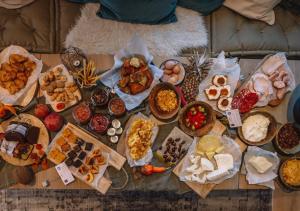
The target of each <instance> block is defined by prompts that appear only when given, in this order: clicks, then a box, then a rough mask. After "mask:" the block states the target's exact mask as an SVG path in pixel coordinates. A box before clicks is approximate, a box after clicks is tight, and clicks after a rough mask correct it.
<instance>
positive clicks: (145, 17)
mask: <svg viewBox="0 0 300 211" xmlns="http://www.w3.org/2000/svg"><path fill="white" fill-rule="evenodd" d="M100 3H101V8H100V11H99V12H98V13H97V14H98V15H99V16H100V17H102V18H106V19H112V20H118V21H124V22H131V23H145V24H166V23H172V22H176V21H177V19H176V15H175V9H176V3H177V0H163V1H162V0H143V1H136V0H100Z"/></svg>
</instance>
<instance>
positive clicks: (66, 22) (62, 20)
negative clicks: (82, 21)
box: [56, 0, 96, 52]
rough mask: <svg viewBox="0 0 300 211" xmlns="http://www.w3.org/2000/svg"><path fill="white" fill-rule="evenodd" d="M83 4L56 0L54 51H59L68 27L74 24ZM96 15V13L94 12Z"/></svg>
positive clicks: (62, 45)
mask: <svg viewBox="0 0 300 211" xmlns="http://www.w3.org/2000/svg"><path fill="white" fill-rule="evenodd" d="M83 6H84V4H78V3H72V2H69V1H66V0H57V1H56V11H57V12H56V51H57V52H61V51H62V50H63V47H64V42H65V39H66V36H67V34H68V33H69V31H70V29H71V28H72V27H73V26H74V25H75V24H76V20H77V19H78V18H79V16H80V14H81V12H80V9H81V8H82V7H83ZM95 15H96V14H95Z"/></svg>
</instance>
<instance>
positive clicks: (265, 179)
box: [244, 146, 280, 189]
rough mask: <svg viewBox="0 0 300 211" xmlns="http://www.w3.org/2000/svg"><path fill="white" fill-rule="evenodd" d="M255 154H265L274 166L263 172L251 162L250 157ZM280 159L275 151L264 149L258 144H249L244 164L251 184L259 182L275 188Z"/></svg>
mask: <svg viewBox="0 0 300 211" xmlns="http://www.w3.org/2000/svg"><path fill="white" fill-rule="evenodd" d="M253 156H263V157H265V158H267V159H268V161H270V162H271V163H272V164H273V166H272V167H271V168H270V169H269V170H268V171H266V172H265V173H263V174H261V173H259V172H257V170H256V169H255V168H254V167H253V166H252V165H251V164H250V163H249V159H250V158H251V157H253ZM279 163H280V160H279V158H278V156H277V153H276V152H275V153H273V152H270V151H267V150H263V149H261V148H259V147H256V146H248V149H247V152H246V153H245V156H244V164H245V169H246V172H247V174H246V179H247V181H248V183H249V184H258V185H264V186H267V187H270V188H272V189H275V186H274V182H273V179H274V178H276V177H277V171H278V166H279Z"/></svg>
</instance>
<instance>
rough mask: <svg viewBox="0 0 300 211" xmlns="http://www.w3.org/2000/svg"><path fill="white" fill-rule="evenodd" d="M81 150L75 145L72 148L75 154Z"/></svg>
mask: <svg viewBox="0 0 300 211" xmlns="http://www.w3.org/2000/svg"><path fill="white" fill-rule="evenodd" d="M80 150H81V147H80V146H79V145H76V146H75V147H74V148H73V151H75V152H79V151H80Z"/></svg>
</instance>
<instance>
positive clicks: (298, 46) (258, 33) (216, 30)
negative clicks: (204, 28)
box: [210, 7, 300, 56]
mask: <svg viewBox="0 0 300 211" xmlns="http://www.w3.org/2000/svg"><path fill="white" fill-rule="evenodd" d="M275 14H276V21H275V24H274V25H273V26H269V25H267V24H266V23H264V22H261V21H256V20H250V19H248V18H245V17H242V16H241V15H239V14H237V13H235V12H233V11H231V10H229V9H227V8H225V7H222V8H220V9H219V10H217V11H216V12H214V13H213V14H212V15H211V30H210V33H211V50H212V52H213V54H217V53H219V52H220V51H222V50H224V51H226V52H229V53H230V54H231V55H234V56H253V55H255V56H263V55H266V54H269V53H274V52H276V51H284V52H287V53H288V55H289V56H300V42H299V40H300V25H299V24H300V16H296V15H293V14H292V13H290V12H288V11H286V10H284V9H282V8H281V7H276V8H275Z"/></svg>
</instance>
